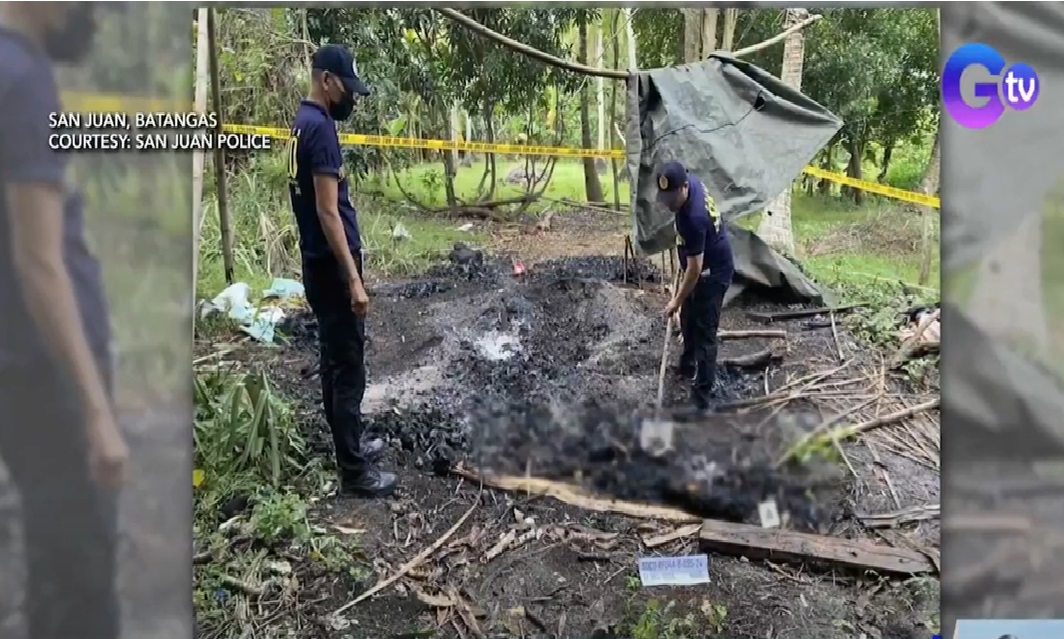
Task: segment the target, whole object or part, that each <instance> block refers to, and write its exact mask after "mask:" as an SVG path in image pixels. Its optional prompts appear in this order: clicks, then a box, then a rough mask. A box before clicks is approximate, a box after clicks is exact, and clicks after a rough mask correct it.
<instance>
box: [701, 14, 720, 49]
mask: <svg viewBox="0 0 1064 639" xmlns="http://www.w3.org/2000/svg"><path fill="white" fill-rule="evenodd" d="M719 16H720V9H702V59H703V60H705V59H706V58H708V57H709V55H710V54H711V53H713V52H714V51H716V50H717V18H718V17H719Z"/></svg>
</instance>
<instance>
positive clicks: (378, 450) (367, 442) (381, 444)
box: [362, 437, 388, 459]
mask: <svg viewBox="0 0 1064 639" xmlns="http://www.w3.org/2000/svg"><path fill="white" fill-rule="evenodd" d="M386 450H388V444H387V443H385V441H384V440H383V439H381V438H380V437H374V438H372V439H363V440H362V455H363V457H365V458H366V459H376V458H378V457H380V456H381V455H383V454H384V451H386Z"/></svg>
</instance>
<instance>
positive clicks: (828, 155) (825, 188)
mask: <svg viewBox="0 0 1064 639" xmlns="http://www.w3.org/2000/svg"><path fill="white" fill-rule="evenodd" d="M820 168H822V169H824V170H825V171H831V172H832V173H834V172H835V146H834V145H832V146H829V147H828V148H827V149H826V150H825V151H824V161H823V163H821V165H820ZM831 184H832V183H831V180H823V179H822V180H820V184H819V185H817V191H818V192H819V193H820V195H821V196H823V197H827V196H829V195H831Z"/></svg>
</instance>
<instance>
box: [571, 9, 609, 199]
mask: <svg viewBox="0 0 1064 639" xmlns="http://www.w3.org/2000/svg"><path fill="white" fill-rule="evenodd" d="M577 29H578V30H579V31H578V38H579V42H578V43H577V49H576V55H577V58H578V59H577V61H578V62H579V63H580V64H584V65H586V64H587V21H586V20H581V21H580V24H579V25H577ZM589 93H590V92H589V91H588V87H587V86H586V85H584V86H583V87H582V88H581V89H580V143H581V144H583V146H584V148H585V149H587V148H591V96H590V95H589ZM584 192H585V195H586V196H587V201H588V202H601V201H602V199H603V198H602V184H601V183H600V182H599V176H598V170H597V169H596V167H595V158H584Z"/></svg>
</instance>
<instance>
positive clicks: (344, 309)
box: [288, 44, 396, 497]
mask: <svg viewBox="0 0 1064 639" xmlns="http://www.w3.org/2000/svg"><path fill="white" fill-rule="evenodd" d="M311 66H312V69H311V90H310V95H309V96H308V97H307V98H306V99H305V100H303V101H302V102H301V103H300V105H299V109H298V110H297V111H296V116H295V121H294V123H293V124H292V132H291V133H292V138H291V139H290V141H289V146H288V153H289V156H288V160H289V167H288V173H289V194H290V196H291V200H292V210H293V212H294V213H295V217H296V224H297V225H298V227H299V250H300V253H301V255H302V261H303V285H304V287H305V289H306V294H307V302H308V303H309V304H310V308H311V310H312V311H313V312H314V315H315V316H316V317H317V320H318V343H319V346H320V350H321V391H322V404H323V405H324V409H325V419H326V421H327V422H328V424H329V428H330V430H331V431H332V435H333V443H334V445H335V447H336V463H337V466H338V467H339V473H340V492H341V494H343V495H348V496H364V497H379V496H385V495H388V494H390V493H391V492H392V491H394V489H395V485H396V476H395V474H394V473H389V472H384V471H381V470H379V469H378V468H377V467H376V465H375V464H374V462H373V460H374V459H375V458H376V457H378V456H380V454H381V453H383V452H384V448H385V445H384V442H383V441H381V440H380V439H372V440H365V441H364V440H363V439H362V430H363V429H362V409H361V405H362V396H363V395H364V394H365V390H366V366H365V346H366V337H365V336H366V328H365V318H366V312H367V311H368V309H369V297H368V295H367V294H366V287H365V284H364V283H363V281H362V238H361V235H360V234H359V229H358V215H357V213H356V212H355V209H354V207H353V206H351V199H350V196H349V188H350V185H349V183H348V180H347V175H346V173H345V171H344V165H343V156H342V154H341V152H340V139H339V136H338V135H337V133H336V123H337V122H340V121H343V120H346V119H347V118H349V117H350V116H351V112H352V110H353V109H354V106H355V96H356V95H360V96H366V95H369V89H368V88H367V87H366V85H365V83H364V82H363V81H362V78H361V77H359V74H358V67H357V66H356V64H355V59H354V56H352V55H351V52H350V51H349V50H348V49H347V48H345V47H342V46H340V45H335V44H327V45H324V46H322V47H321V48H320V49H318V50H317V51H316V52H315V53H314V56H313V59H312V64H311Z"/></svg>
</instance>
